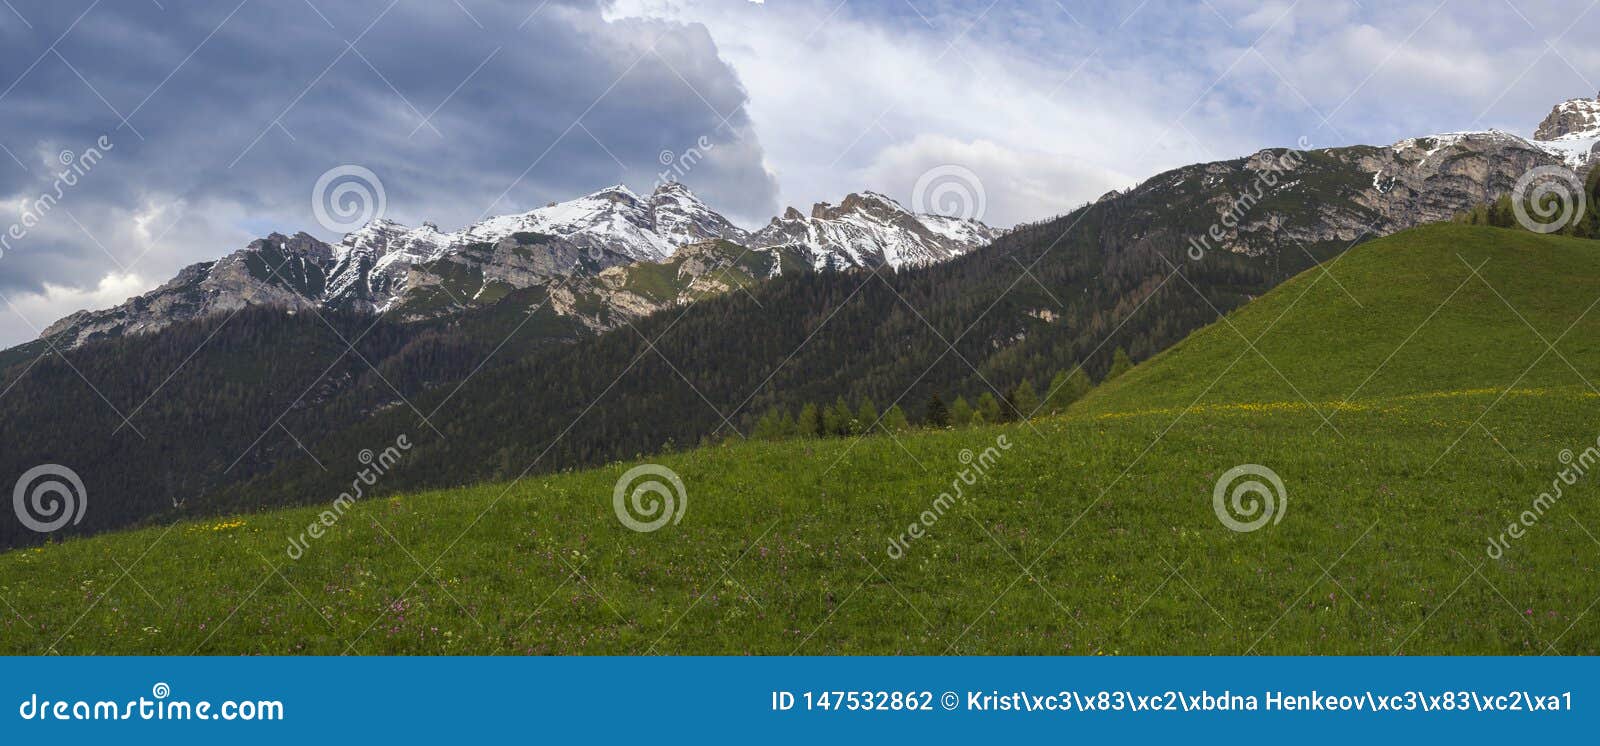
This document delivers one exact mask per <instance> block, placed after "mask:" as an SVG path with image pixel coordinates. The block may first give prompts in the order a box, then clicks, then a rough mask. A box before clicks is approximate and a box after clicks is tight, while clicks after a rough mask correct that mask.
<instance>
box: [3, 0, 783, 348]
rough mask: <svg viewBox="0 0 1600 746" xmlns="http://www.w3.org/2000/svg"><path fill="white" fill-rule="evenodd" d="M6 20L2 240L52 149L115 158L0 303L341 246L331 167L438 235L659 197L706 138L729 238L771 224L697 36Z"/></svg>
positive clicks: (661, 31) (654, 24) (58, 11)
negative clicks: (664, 159) (246, 256)
mask: <svg viewBox="0 0 1600 746" xmlns="http://www.w3.org/2000/svg"><path fill="white" fill-rule="evenodd" d="M10 5H12V6H14V7H15V10H16V12H15V13H13V12H12V11H11V10H10V9H8V8H0V87H5V88H0V90H3V91H4V93H3V96H0V145H3V146H4V147H5V149H6V151H9V153H10V155H7V154H6V153H0V200H3V205H4V206H3V209H0V232H3V231H4V230H5V228H6V227H7V226H9V225H10V224H11V223H12V222H13V221H16V220H19V219H20V217H19V216H20V215H21V213H22V211H23V209H24V208H23V205H24V203H32V202H34V201H35V200H36V199H37V198H38V197H39V196H40V195H41V194H43V193H49V194H52V195H53V194H54V193H55V192H56V187H55V185H54V182H55V181H56V179H57V177H56V173H57V172H59V171H60V170H61V158H62V151H71V152H72V153H73V154H74V156H76V154H78V153H82V152H85V149H87V148H89V147H92V146H93V145H94V144H95V142H96V141H97V139H98V138H100V137H101V136H102V135H104V136H105V137H107V138H109V142H110V143H111V145H112V147H111V148H110V149H109V150H108V151H107V152H105V153H104V157H103V159H102V160H101V161H100V162H98V163H96V164H94V166H93V169H92V171H91V172H89V173H86V174H84V175H82V176H81V178H75V179H73V181H76V182H77V183H76V184H75V185H69V186H66V187H64V188H62V189H61V190H60V191H61V198H60V200H59V203H58V204H57V205H55V206H54V209H50V210H49V211H48V213H47V214H44V215H40V216H38V217H39V220H38V224H37V225H36V226H33V227H32V228H31V229H30V230H27V231H25V233H26V235H25V236H24V237H22V238H20V239H12V240H10V241H9V248H7V249H6V250H5V251H6V253H5V256H4V257H0V292H6V293H36V292H39V291H40V290H41V288H43V286H44V284H45V283H50V284H53V285H57V286H68V287H80V288H81V287H93V286H94V285H95V284H96V282H97V281H98V280H99V279H100V278H102V277H104V276H105V275H107V274H108V273H113V272H122V273H125V274H126V273H133V274H138V275H139V276H141V277H144V278H146V280H147V281H159V280H161V279H164V278H165V277H167V276H169V275H170V274H171V273H172V272H173V271H174V270H176V269H177V268H178V267H179V266H181V265H183V264H186V263H189V262H193V261H200V260H204V259H210V258H214V257H216V256H220V255H221V254H223V253H226V252H227V251H229V250H231V249H234V248H238V246H240V245H242V242H243V241H245V240H248V238H249V237H250V236H252V235H258V234H260V233H263V232H265V231H268V230H282V231H286V232H287V231H294V230H301V229H304V230H308V231H311V232H313V233H317V234H319V235H321V236H322V237H323V238H326V239H332V238H336V237H337V236H335V235H331V234H330V233H329V232H328V231H326V230H323V229H321V228H319V227H318V225H317V223H316V221H315V219H314V218H313V214H312V209H311V191H312V186H313V184H314V183H315V182H316V180H317V178H318V176H320V175H321V174H322V173H323V172H325V171H326V170H328V169H330V168H333V167H335V166H339V165H341V164H359V165H361V166H364V167H366V168H368V169H371V170H372V171H373V172H374V173H376V174H377V175H378V177H379V178H380V179H381V181H382V183H383V186H384V188H385V191H386V192H387V202H388V216H389V217H392V218H394V219H397V220H400V221H402V222H410V223H413V224H415V223H416V222H419V221H421V220H432V221H435V222H437V223H439V224H440V226H441V227H444V228H446V229H449V228H452V227H457V226H460V225H463V224H466V223H469V222H472V221H475V220H477V219H478V218H479V217H480V216H482V215H485V214H502V213H507V212H516V211H521V210H526V209H529V208H531V207H535V206H538V205H542V204H544V203H545V202H548V201H551V200H559V199H569V198H571V197H575V196H578V195H580V194H583V193H586V192H588V191H592V190H594V189H598V188H601V187H604V186H607V185H609V184H613V183H616V182H619V181H621V182H624V183H627V184H629V185H630V186H633V187H634V188H636V189H648V188H650V186H651V185H652V183H653V182H654V181H655V179H656V174H657V172H658V171H660V170H661V165H660V160H659V158H660V157H661V155H660V154H661V153H662V151H672V152H673V153H681V152H683V151H684V150H685V149H687V148H690V147H692V146H694V145H695V144H696V143H697V142H700V141H701V138H705V141H706V142H710V143H712V144H713V146H714V147H713V148H712V149H711V150H710V151H709V153H708V157H706V158H705V159H704V160H703V161H701V162H699V163H697V164H696V165H695V167H694V171H693V173H690V174H688V175H687V176H686V177H684V179H683V180H684V181H685V182H686V183H688V184H690V185H691V186H693V187H694V188H696V190H697V191H698V192H699V193H701V195H702V196H703V197H705V198H706V199H707V201H708V202H710V203H711V204H712V205H714V206H717V207H719V208H721V209H722V210H724V211H725V212H728V213H730V214H731V215H733V216H735V217H737V218H743V219H745V220H759V219H761V218H763V217H765V216H767V215H770V214H771V213H772V212H773V210H774V207H775V203H776V199H775V193H776V186H775V184H774V183H773V180H772V178H771V176H770V175H769V174H768V173H767V172H766V170H765V169H764V168H763V166H762V152H761V148H760V145H759V143H758V142H757V140H756V137H755V134H754V133H753V132H752V131H751V130H750V127H749V121H748V118H747V117H746V114H745V110H744V104H745V102H746V94H745V91H744V90H743V88H742V87H741V85H740V83H739V81H738V80H737V78H736V77H735V75H734V73H733V71H732V70H731V68H729V66H728V65H727V64H725V63H724V62H723V61H722V60H720V59H719V58H718V55H717V49H716V47H715V44H714V43H713V41H712V39H711V37H710V36H709V35H708V34H707V33H706V32H705V31H704V29H703V28H701V27H698V26H686V25H682V24H676V23H668V22H664V21H617V22H607V21H606V20H604V19H603V18H602V16H601V12H600V8H599V7H598V4H597V3H595V2H575V1H569V2H563V1H562V0H552V1H551V2H547V3H544V4H543V5H542V6H541V5H540V4H539V3H537V2H535V3H510V2H489V1H488V0H461V2H460V3H459V5H458V4H457V3H455V2H450V1H448V0H446V1H441V2H424V1H423V0H400V2H391V0H375V1H370V2H331V1H330V0H310V2H302V1H297V0H281V1H272V0H247V1H246V2H244V3H243V4H242V5H241V4H239V3H238V2H237V0H227V1H226V2H198V1H196V2H185V1H183V0H165V2H163V3H161V4H160V5H157V4H156V3H153V2H138V1H134V0H128V1H126V2H109V1H104V2H98V3H92V2H90V1H89V0H67V1H62V0H37V1H31V2H30V1H29V0H10ZM535 9H537V13H535V12H534V11H535ZM530 16H531V18H530ZM158 238H159V240H157V239H158ZM146 244H147V245H146ZM146 252H148V253H146ZM67 310H71V309H67ZM51 320H53V319H35V322H36V323H48V322H49V321H51Z"/></svg>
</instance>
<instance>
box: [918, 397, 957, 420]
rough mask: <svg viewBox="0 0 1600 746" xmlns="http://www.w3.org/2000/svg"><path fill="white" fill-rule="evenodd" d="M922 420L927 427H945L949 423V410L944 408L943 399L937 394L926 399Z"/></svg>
mask: <svg viewBox="0 0 1600 746" xmlns="http://www.w3.org/2000/svg"><path fill="white" fill-rule="evenodd" d="M922 421H923V423H924V424H926V425H927V426H928V427H947V426H948V425H949V424H950V411H949V410H947V409H945V408H944V400H943V399H940V398H939V395H938V394H934V395H933V396H932V397H930V398H929V399H928V408H927V410H926V411H925V412H924V414H923V418H922Z"/></svg>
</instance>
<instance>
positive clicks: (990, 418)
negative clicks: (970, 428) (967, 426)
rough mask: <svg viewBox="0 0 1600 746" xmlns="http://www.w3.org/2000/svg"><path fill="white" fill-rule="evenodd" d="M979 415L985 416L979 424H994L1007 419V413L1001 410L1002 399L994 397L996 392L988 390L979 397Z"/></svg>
mask: <svg viewBox="0 0 1600 746" xmlns="http://www.w3.org/2000/svg"><path fill="white" fill-rule="evenodd" d="M977 416H979V417H982V418H983V420H982V422H981V423H978V424H984V425H992V424H995V423H998V422H1004V421H1005V415H1004V414H1003V413H1001V411H1000V400H999V399H996V398H994V394H991V393H989V392H987V391H985V392H983V395H982V396H980V397H978V412H977Z"/></svg>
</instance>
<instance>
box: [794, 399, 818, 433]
mask: <svg viewBox="0 0 1600 746" xmlns="http://www.w3.org/2000/svg"><path fill="white" fill-rule="evenodd" d="M797 424H798V430H799V435H800V437H802V438H820V437H822V436H823V435H824V434H825V433H824V431H823V427H822V412H821V411H819V410H818V409H817V405H815V404H811V403H807V404H806V405H805V406H804V407H801V408H800V418H799V422H798V423H797Z"/></svg>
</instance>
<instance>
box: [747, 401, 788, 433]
mask: <svg viewBox="0 0 1600 746" xmlns="http://www.w3.org/2000/svg"><path fill="white" fill-rule="evenodd" d="M785 435H786V433H785V432H784V428H783V414H782V412H781V411H780V410H779V409H778V408H777V407H773V408H772V409H769V410H767V413H766V414H764V415H762V416H761V419H760V420H758V421H756V426H755V428H754V429H753V430H751V431H750V437H752V438H755V439H756V440H779V439H782V438H783V437H784V436H785Z"/></svg>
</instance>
